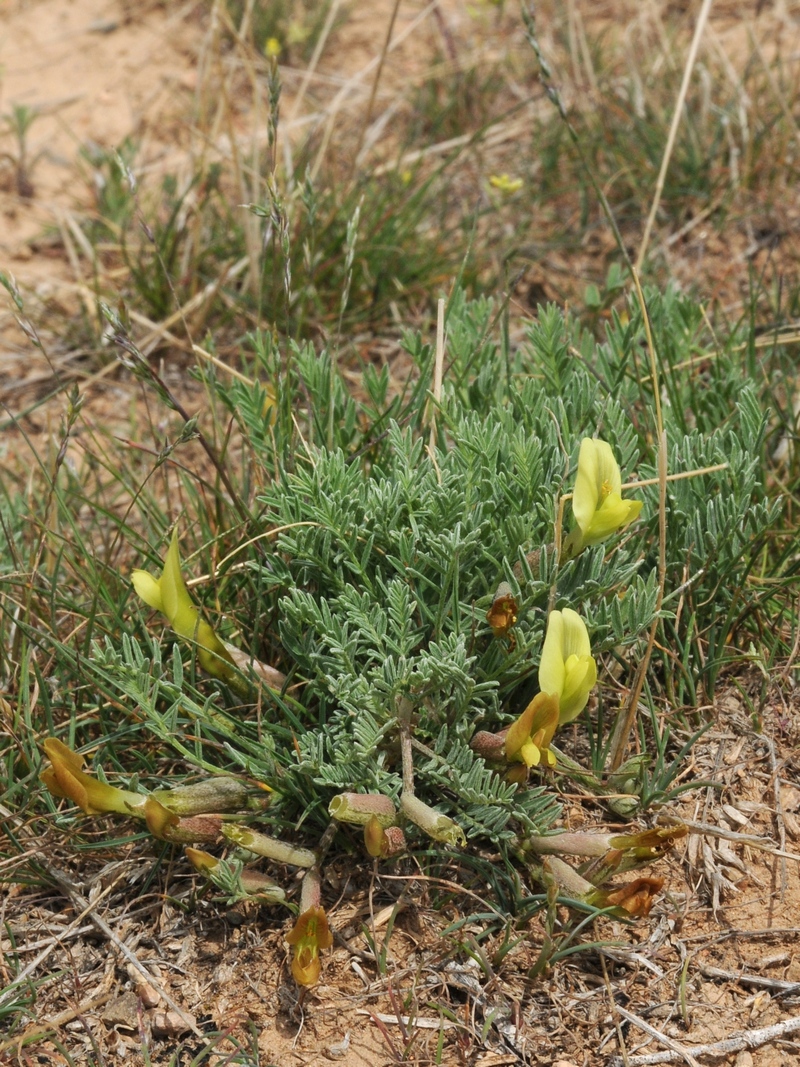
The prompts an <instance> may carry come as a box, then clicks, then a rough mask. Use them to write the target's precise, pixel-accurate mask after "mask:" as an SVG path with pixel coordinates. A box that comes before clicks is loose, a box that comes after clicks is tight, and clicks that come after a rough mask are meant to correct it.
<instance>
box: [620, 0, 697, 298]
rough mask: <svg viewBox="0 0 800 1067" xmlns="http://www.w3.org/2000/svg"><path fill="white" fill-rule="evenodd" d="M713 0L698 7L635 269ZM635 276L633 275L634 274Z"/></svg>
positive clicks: (647, 236) (641, 259)
mask: <svg viewBox="0 0 800 1067" xmlns="http://www.w3.org/2000/svg"><path fill="white" fill-rule="evenodd" d="M713 2H714V0H703V6H702V8H701V9H700V14H699V15H698V16H697V25H696V26H695V30H694V37H693V38H692V44H691V47H690V48H689V54H688V56H687V57H686V66H685V67H684V70H683V81H682V82H681V87H680V91H679V92H678V99H677V100H676V101H675V110H674V112H673V115H672V124H671V126H670V128H669V136H668V137H667V144H666V147H665V148H664V156H663V158H662V160H661V170H660V171H659V172H658V180H657V181H656V191H655V194H654V196H653V203H652V204H651V206H650V214H649V215H648V216H647V223H646V225H645V228H644V234H643V235H642V243H641V245H640V246H639V255H638V256H637V257H636V271H637V272H638V271H640V270H641V269H642V264H643V263H644V258H645V256H646V255H647V246H648V244H649V243H650V231H651V230H652V228H653V223H654V222H655V217H656V213H657V212H658V207H659V204H660V203H661V194H662V193H663V191H664V181H665V180H666V177H667V170H668V168H669V163H670V159H671V158H672V150H673V148H674V147H675V138H676V137H677V134H678V126H679V125H680V121H681V117H682V115H683V106H684V104H685V103H686V94H687V93H688V91H689V82H690V81H691V78H692V71H693V70H694V64H695V60H696V59H697V52H698V50H699V48H700V41H701V39H702V36H703V31H704V29H705V25H706V22H707V21H708V15H709V12H710V11H711V5H712V3H713ZM634 278H635V276H634ZM635 280H636V287H637V289H638V288H639V282H638V279H636V278H635Z"/></svg>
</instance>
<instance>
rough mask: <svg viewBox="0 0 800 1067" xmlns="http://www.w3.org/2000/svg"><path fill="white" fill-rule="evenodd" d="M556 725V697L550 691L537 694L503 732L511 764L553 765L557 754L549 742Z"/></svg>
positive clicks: (530, 765)
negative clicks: (551, 748) (553, 751)
mask: <svg viewBox="0 0 800 1067" xmlns="http://www.w3.org/2000/svg"><path fill="white" fill-rule="evenodd" d="M557 726H558V698H557V697H556V696H555V695H553V694H551V693H537V695H536V696H535V697H534V698H533V700H532V701H531V702H530V704H529V705H528V706H527V708H525V710H524V711H523V713H522V714H521V715H520V717H519V718H518V719H517V721H516V722H514V723H512V724H511V726H509V728H508V733H507V734H506V744H505V757H506V759H507V760H508V761H509V762H511V763H515V762H516V763H524V764H525V766H526V767H537V766H538V765H539V764H540V763H544V764H547V766H549V767H555V765H556V757H555V755H554V753H552V752H551V751H550V748H549V745H550V742H551V741H552V740H553V734H554V733H555V732H556V727H557Z"/></svg>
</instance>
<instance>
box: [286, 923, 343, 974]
mask: <svg viewBox="0 0 800 1067" xmlns="http://www.w3.org/2000/svg"><path fill="white" fill-rule="evenodd" d="M286 940H287V941H288V943H289V944H290V945H291V946H292V948H293V949H294V955H293V956H292V974H293V975H294V980H295V981H296V982H297V984H298V985H302V986H312V985H315V984H316V983H317V981H319V974H320V970H321V969H322V964H321V963H320V958H319V953H320V950H321V949H326V948H330V947H331V946H332V945H333V934H332V933H331V930H330V927H329V926H328V917H327V915H326V914H325V909H324V908H321V907H319V906H316V907H311V908H309V909H308V910H307V911H304V912H303V914H302V915H301V916H300V917H299V918H298V920H297V922H296V923H295V924H294V926H293V927H292V929H291V931H290V932H289V933H288V934H287V936H286Z"/></svg>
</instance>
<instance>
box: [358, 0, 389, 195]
mask: <svg viewBox="0 0 800 1067" xmlns="http://www.w3.org/2000/svg"><path fill="white" fill-rule="evenodd" d="M399 10H400V0H394V6H393V7H392V14H391V16H390V18H389V25H388V27H387V30H386V37H385V38H384V41H383V48H382V49H381V54H380V56H379V58H378V66H377V69H376V71H375V77H374V78H373V79H372V88H371V89H370V93H369V101H368V102H367V110H366V113H365V115H364V121H363V122H362V124H361V129H360V130H359V134H358V141H357V143H356V148H355V151H354V152H353V164H352V167H351V168H350V181H352V180H353V175H354V174H355V172H356V167H357V166H358V157H359V155H360V154H361V146H362V145H363V144H364V137H365V135H366V132H367V129H368V127H369V124H370V122H371V121H372V109H373V107H374V106H375V96H376V94H377V92H378V86H379V85H380V81H381V74H383V65H384V63H385V62H386V56H387V55H388V53H389V46H390V45H391V43H392V34H393V33H394V24H395V22H396V21H397V12H398V11H399Z"/></svg>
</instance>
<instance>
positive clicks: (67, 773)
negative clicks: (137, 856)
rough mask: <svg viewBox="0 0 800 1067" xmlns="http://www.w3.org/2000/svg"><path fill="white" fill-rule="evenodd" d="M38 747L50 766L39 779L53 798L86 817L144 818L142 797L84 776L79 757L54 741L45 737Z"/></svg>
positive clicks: (145, 799)
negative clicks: (108, 814) (69, 803)
mask: <svg viewBox="0 0 800 1067" xmlns="http://www.w3.org/2000/svg"><path fill="white" fill-rule="evenodd" d="M42 747H43V748H44V751H45V754H46V756H47V758H48V759H49V760H50V766H49V767H47V768H46V769H45V770H43V771H42V773H41V775H40V778H41V780H42V781H43V782H44V784H45V785H46V786H47V788H48V789H49V790H50V792H51V793H52V794H53V796H54V797H66V798H67V799H68V800H71V801H72V802H73V803H75V804H77V805H78V807H79V808H80V809H81V811H83V812H84V814H86V815H99V814H101V813H102V812H107V811H114V812H117V813H118V814H119V815H136V816H138V817H139V818H143V817H144V807H145V804H146V802H147V797H146V796H143V795H142V794H141V793H132V792H130V791H129V790H127V789H117V788H116V786H113V785H108V784H107V783H106V782H101V781H100V779H99V778H95V777H94V776H93V775H91V774H86V772H85V771H84V769H83V766H84V759H83V756H81V755H79V753H77V752H73V751H72V749H71V748H68V747H67V746H66V745H65V744H63V743H62V742H61V741H59V740H57V738H55V737H48V738H47V740H46V741H45V742H44V744H43V746H42Z"/></svg>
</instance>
